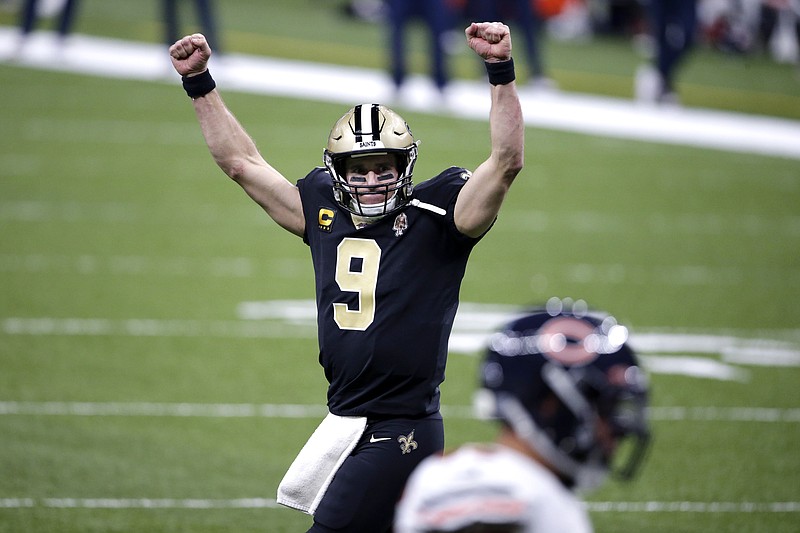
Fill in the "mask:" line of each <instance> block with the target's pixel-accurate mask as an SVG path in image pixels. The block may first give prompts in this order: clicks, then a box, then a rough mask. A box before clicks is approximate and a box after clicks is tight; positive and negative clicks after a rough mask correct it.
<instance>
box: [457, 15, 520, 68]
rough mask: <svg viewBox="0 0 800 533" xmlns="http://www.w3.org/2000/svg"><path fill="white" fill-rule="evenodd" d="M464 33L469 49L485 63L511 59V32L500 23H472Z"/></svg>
mask: <svg viewBox="0 0 800 533" xmlns="http://www.w3.org/2000/svg"><path fill="white" fill-rule="evenodd" d="M464 33H465V34H466V36H467V44H469V47H470V48H472V49H473V50H475V53H476V54H478V55H479V56H481V57H482V58H483V59H484V60H485V61H488V62H490V63H495V62H498V61H507V60H508V59H511V30H510V29H509V28H508V26H506V25H505V24H503V23H502V22H473V23H472V24H470V25H469V27H468V28H467V29H466V30H464Z"/></svg>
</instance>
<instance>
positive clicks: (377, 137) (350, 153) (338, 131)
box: [323, 104, 418, 218]
mask: <svg viewBox="0 0 800 533" xmlns="http://www.w3.org/2000/svg"><path fill="white" fill-rule="evenodd" d="M417 145H418V141H414V138H413V137H412V135H411V130H410V129H409V128H408V124H406V122H405V121H404V120H403V119H402V118H401V117H400V116H399V115H398V114H396V113H395V112H394V111H392V110H391V109H389V108H387V107H385V106H381V105H379V104H362V105H358V106H356V107H354V108H353V109H351V110H350V111H348V112H347V113H346V114H345V115H344V116H343V117H342V118H341V119H339V121H338V122H337V123H336V124H335V125H334V127H333V129H332V130H331V134H330V136H329V138H328V147H327V148H326V149H325V151H324V154H323V162H324V163H325V167H326V168H327V169H328V172H329V173H330V175H331V177H332V179H333V196H334V198H335V199H336V202H337V203H339V205H341V206H342V207H343V208H344V209H346V210H348V211H350V212H351V213H353V214H354V215H358V216H360V217H365V218H373V217H382V216H384V215H387V214H389V213H391V212H393V211H397V210H398V209H401V208H403V207H405V205H406V204H407V203H408V202H409V201H410V200H411V197H412V192H413V184H412V181H411V179H412V176H413V172H414V164H415V163H416V160H417ZM374 155H393V156H394V159H395V168H396V170H397V178H396V179H390V180H387V181H385V182H381V183H379V184H377V185H368V184H354V183H349V182H348V181H347V173H346V167H347V163H348V161H350V160H352V159H355V158H360V157H366V156H374ZM376 193H380V194H382V195H383V198H384V200H383V202H378V203H369V204H367V203H364V202H362V200H361V198H362V196H363V195H365V194H373V195H374V194H376Z"/></svg>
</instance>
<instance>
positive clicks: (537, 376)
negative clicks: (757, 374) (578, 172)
mask: <svg viewBox="0 0 800 533" xmlns="http://www.w3.org/2000/svg"><path fill="white" fill-rule="evenodd" d="M579 303H580V301H579ZM626 339H627V329H626V328H625V327H624V326H622V325H620V324H618V323H617V321H616V320H615V319H614V318H613V317H611V316H607V315H600V314H595V313H590V312H588V310H587V309H586V307H585V306H582V305H577V306H575V307H574V308H572V307H570V308H565V306H564V305H563V303H562V301H561V300H558V299H552V300H551V301H550V302H549V303H548V307H547V308H544V309H540V310H535V311H533V312H531V313H530V314H526V315H525V316H523V317H521V318H519V319H517V320H514V321H513V322H511V323H510V324H508V325H507V326H506V327H505V328H504V329H503V330H502V331H500V332H498V333H497V334H495V335H494V336H493V337H492V338H491V340H490V342H489V347H488V349H487V352H486V356H485V358H484V361H483V365H482V367H481V389H480V392H479V393H478V394H477V395H476V406H477V407H478V408H479V411H482V412H483V414H485V415H488V416H490V417H493V418H496V419H498V420H499V421H500V430H499V434H498V436H497V439H496V441H495V442H494V443H491V444H483V445H480V444H467V445H464V446H462V447H460V448H458V449H457V450H455V451H453V452H451V453H448V454H446V455H444V456H433V457H430V458H428V459H426V460H425V461H423V462H422V463H421V464H420V466H419V467H418V469H417V470H416V471H415V472H414V473H413V474H412V475H411V478H410V479H409V482H408V486H407V487H406V489H405V492H404V496H403V499H402V501H401V502H400V504H399V506H398V512H397V515H396V519H397V523H396V528H395V531H396V532H397V533H423V532H424V533H432V532H445V531H447V532H467V531H469V532H470V533H477V532H484V531H487V532H488V531H491V532H494V533H500V532H520V533H554V532H564V533H582V532H587V531H591V530H592V527H591V523H590V521H589V517H588V514H587V512H586V510H585V509H584V507H583V506H582V504H581V502H580V501H579V499H578V497H577V496H576V495H575V491H578V490H580V491H586V490H589V489H592V488H594V487H597V486H598V485H600V484H601V483H602V482H603V481H604V479H605V478H606V476H607V474H608V473H609V472H611V473H613V474H616V475H618V476H619V477H621V478H623V479H629V478H630V477H631V476H633V474H634V473H635V472H636V470H637V467H638V466H639V464H640V462H641V460H642V458H643V456H644V452H645V450H646V448H647V443H648V441H649V431H648V427H647V419H646V406H647V393H648V387H647V382H646V380H645V377H644V374H643V372H642V371H641V369H640V367H639V365H638V362H637V358H636V356H635V355H634V353H633V351H632V350H631V348H630V347H629V346H628V344H627V343H626Z"/></svg>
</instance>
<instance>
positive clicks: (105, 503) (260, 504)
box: [0, 498, 800, 514]
mask: <svg viewBox="0 0 800 533" xmlns="http://www.w3.org/2000/svg"><path fill="white" fill-rule="evenodd" d="M584 505H585V507H586V508H587V509H588V510H589V512H592V513H708V514H718V513H737V514H750V513H798V512H800V502H791V501H789V502H690V501H682V502H663V501H648V502H609V501H604V502H585V503H584ZM37 507H45V508H54V509H195V510H203V509H278V508H282V506H281V505H279V504H278V502H277V501H276V500H274V499H272V498H236V499H210V498H209V499H205V498H189V499H179V498H0V509H34V508H37Z"/></svg>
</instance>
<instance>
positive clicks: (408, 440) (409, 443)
mask: <svg viewBox="0 0 800 533" xmlns="http://www.w3.org/2000/svg"><path fill="white" fill-rule="evenodd" d="M397 442H399V443H400V451H401V452H403V455H405V454H407V453H411V452H412V451H413V450H416V449H417V441H415V440H414V432H413V431H412V432H411V433H409V434H408V435H400V436H399V437H397Z"/></svg>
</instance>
